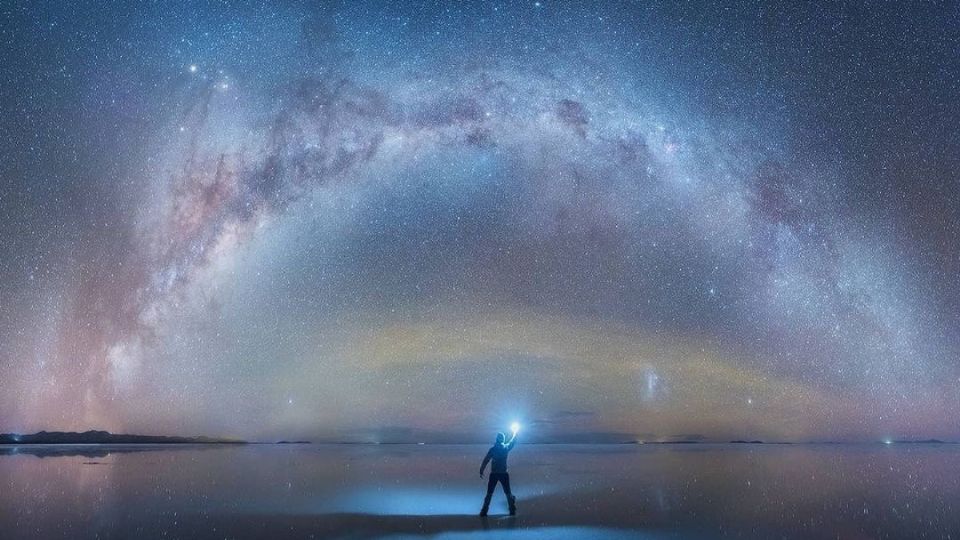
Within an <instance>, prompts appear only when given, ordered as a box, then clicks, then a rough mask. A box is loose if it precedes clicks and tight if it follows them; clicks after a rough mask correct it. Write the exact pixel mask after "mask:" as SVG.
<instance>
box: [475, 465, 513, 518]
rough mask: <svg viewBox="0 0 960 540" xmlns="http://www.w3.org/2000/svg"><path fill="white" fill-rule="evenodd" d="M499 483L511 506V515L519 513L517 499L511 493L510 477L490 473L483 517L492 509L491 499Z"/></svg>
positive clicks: (504, 474)
mask: <svg viewBox="0 0 960 540" xmlns="http://www.w3.org/2000/svg"><path fill="white" fill-rule="evenodd" d="M497 482H500V485H501V486H503V493H504V494H505V495H506V496H507V503H508V504H509V505H510V514H511V515H513V513H514V512H516V511H517V498H516V497H514V496H513V493H511V492H510V475H509V474H508V473H493V472H492V473H490V479H489V480H487V496H486V497H484V498H483V510H481V512H482V515H487V509H488V508H490V498H491V497H493V490H494V489H496V488H497Z"/></svg>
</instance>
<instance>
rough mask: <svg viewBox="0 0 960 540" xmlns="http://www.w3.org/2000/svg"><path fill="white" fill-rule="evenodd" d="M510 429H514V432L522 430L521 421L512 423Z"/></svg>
mask: <svg viewBox="0 0 960 540" xmlns="http://www.w3.org/2000/svg"><path fill="white" fill-rule="evenodd" d="M510 431H512V432H514V433H516V432H518V431H520V422H514V423H512V424H510Z"/></svg>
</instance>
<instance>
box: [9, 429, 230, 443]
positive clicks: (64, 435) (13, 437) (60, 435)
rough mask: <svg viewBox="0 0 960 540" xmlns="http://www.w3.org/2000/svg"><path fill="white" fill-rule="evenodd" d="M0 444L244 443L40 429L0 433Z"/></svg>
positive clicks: (199, 438)
mask: <svg viewBox="0 0 960 540" xmlns="http://www.w3.org/2000/svg"><path fill="white" fill-rule="evenodd" d="M0 444H246V441H241V440H237V439H217V438H213V437H165V436H160V435H127V434H114V433H110V432H109V431H84V432H83V433H77V432H74V431H41V432H39V433H33V434H30V435H20V434H17V433H0Z"/></svg>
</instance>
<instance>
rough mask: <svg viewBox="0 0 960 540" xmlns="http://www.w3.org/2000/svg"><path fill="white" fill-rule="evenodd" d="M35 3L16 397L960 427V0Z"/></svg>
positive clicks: (0, 29) (575, 419)
mask: <svg viewBox="0 0 960 540" xmlns="http://www.w3.org/2000/svg"><path fill="white" fill-rule="evenodd" d="M904 9H906V8H904V7H902V6H898V5H896V4H889V5H888V4H872V3H871V4H861V3H859V2H852V3H844V4H840V3H838V4H833V3H831V4H830V5H817V4H804V5H795V4H794V3H793V2H786V3H783V4H755V3H738V4H726V3H718V4H716V5H703V4H689V5H687V4H684V5H679V6H675V5H674V3H673V2H663V3H657V2H650V3H648V2H622V3H620V2H617V3H612V2H611V3H602V4H596V5H585V4H574V3H567V2H551V1H546V0H542V1H541V2H494V3H479V2H477V3H453V2H450V3H445V2H444V3H439V2H438V3H428V4H423V5H418V6H413V5H411V4H409V3H406V2H397V3H382V2H369V3H362V2H343V3H342V4H320V5H314V3H312V2H306V3H293V2H283V3H259V4H248V3H243V4H241V5H237V6H230V5H226V4H224V3H220V2H216V3H214V2H210V3H197V4H194V3H182V4H175V5H169V4H165V3H152V2H143V3H129V4H128V3H114V4H103V3H90V4H89V5H84V4H83V3H64V2H19V1H16V0H15V1H13V2H4V3H3V5H2V7H0V100H2V101H0V104H2V105H0V111H2V112H0V388H2V392H0V432H3V431H20V432H28V431H35V430H40V429H48V430H51V429H61V430H67V429H89V428H98V429H108V430H111V431H114V432H138V433H169V434H182V435H191V434H207V435H218V436H237V437H245V438H251V439H256V438H271V437H286V438H292V437H306V438H312V439H313V440H350V441H421V440H426V441H441V442H442V441H475V440H484V441H486V440H487V439H489V437H490V430H492V429H494V428H497V427H503V426H505V425H506V422H508V421H509V420H511V419H513V418H518V419H521V420H522V421H523V422H524V423H525V425H526V426H527V427H526V430H525V436H527V437H529V439H532V440H545V441H546V440H575V441H576V440H590V441H600V442H603V441H618V440H633V439H642V440H654V439H660V440H663V439H670V438H676V437H683V438H693V439H699V438H706V439H714V440H727V439H730V438H740V437H750V438H763V439H767V440H791V441H807V440H878V439H884V438H929V437H936V438H941V439H951V440H955V439H960V428H958V424H957V422H956V418H957V417H958V416H960V278H958V276H960V195H958V193H960V191H958V188H960V176H958V172H957V171H958V170H960V168H958V167H960V134H958V129H957V126H958V125H960V105H958V103H960V7H958V4H956V3H951V2H945V3H936V2H929V3H923V4H917V5H914V6H912V7H910V8H909V10H908V11H909V12H910V17H905V16H904V15H903V11H904Z"/></svg>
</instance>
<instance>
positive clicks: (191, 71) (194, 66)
mask: <svg viewBox="0 0 960 540" xmlns="http://www.w3.org/2000/svg"><path fill="white" fill-rule="evenodd" d="M196 72H197V65H196V64H190V73H196Z"/></svg>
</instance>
